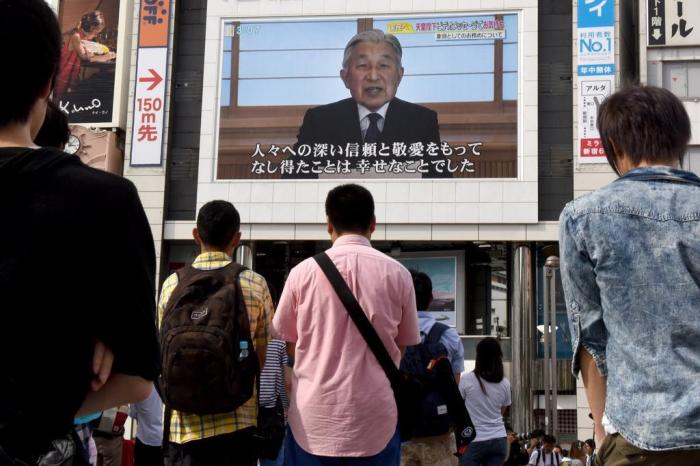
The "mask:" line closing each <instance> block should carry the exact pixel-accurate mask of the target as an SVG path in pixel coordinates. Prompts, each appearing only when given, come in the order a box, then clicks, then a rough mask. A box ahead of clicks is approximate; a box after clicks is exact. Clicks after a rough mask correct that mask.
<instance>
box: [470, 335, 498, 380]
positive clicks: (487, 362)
mask: <svg viewBox="0 0 700 466" xmlns="http://www.w3.org/2000/svg"><path fill="white" fill-rule="evenodd" d="M474 373H475V374H476V375H477V376H478V377H479V378H481V379H484V380H486V381H487V382H492V383H498V382H500V381H501V380H503V351H502V350H501V344H500V343H499V342H498V340H496V339H495V338H493V337H486V338H484V339H483V340H481V341H480V342H479V343H478V344H477V345H476V364H475V365H474ZM482 388H483V387H482Z"/></svg>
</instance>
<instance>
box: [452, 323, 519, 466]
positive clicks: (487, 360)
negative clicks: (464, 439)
mask: <svg viewBox="0 0 700 466" xmlns="http://www.w3.org/2000/svg"><path fill="white" fill-rule="evenodd" d="M459 391H460V392H461V393H462V398H464V402H465V404H466V406H467V410H468V411H469V414H471V416H472V419H473V421H474V426H475V427H476V439H474V442H472V444H471V445H470V446H469V450H468V451H467V453H466V454H465V455H464V456H463V457H461V458H460V460H459V464H460V466H480V465H485V466H501V465H502V464H503V463H504V462H505V460H506V455H507V453H508V442H507V439H506V428H505V424H504V423H503V414H504V413H505V411H506V409H507V408H508V406H510V405H511V393H510V382H509V381H508V379H507V378H505V377H504V376H503V351H502V350H501V344H500V343H499V342H498V340H496V339H495V338H493V337H486V338H484V339H483V340H481V341H480V342H479V343H478V344H477V345H476V365H475V367H474V370H473V371H472V372H469V373H468V374H466V375H465V376H464V377H462V378H461V380H460V381H459Z"/></svg>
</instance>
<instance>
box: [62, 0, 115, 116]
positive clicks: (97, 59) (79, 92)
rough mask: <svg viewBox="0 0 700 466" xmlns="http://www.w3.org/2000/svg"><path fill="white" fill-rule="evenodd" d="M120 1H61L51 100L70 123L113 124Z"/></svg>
mask: <svg viewBox="0 0 700 466" xmlns="http://www.w3.org/2000/svg"><path fill="white" fill-rule="evenodd" d="M119 4H120V0H102V1H100V2H88V1H81V0H66V1H63V2H61V8H60V11H59V22H60V26H61V32H62V33H63V45H62V48H61V61H60V64H59V71H58V74H57V75H56V80H55V86H54V92H53V99H54V100H55V101H56V103H57V104H58V105H59V106H60V107H61V109H62V110H63V111H64V112H66V113H67V114H68V120H69V122H70V123H106V122H112V121H113V116H114V115H113V111H114V105H115V103H114V94H115V76H116V66H117V60H118V59H119V51H118V50H117V46H118V30H117V28H118V25H119V6H120V5H119Z"/></svg>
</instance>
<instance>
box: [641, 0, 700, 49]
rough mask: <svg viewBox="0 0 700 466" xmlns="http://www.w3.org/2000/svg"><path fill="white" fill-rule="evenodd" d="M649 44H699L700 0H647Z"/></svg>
mask: <svg viewBox="0 0 700 466" xmlns="http://www.w3.org/2000/svg"><path fill="white" fill-rule="evenodd" d="M647 31H648V33H647V37H648V43H649V45H650V46H678V45H700V2H698V1H697V0H647Z"/></svg>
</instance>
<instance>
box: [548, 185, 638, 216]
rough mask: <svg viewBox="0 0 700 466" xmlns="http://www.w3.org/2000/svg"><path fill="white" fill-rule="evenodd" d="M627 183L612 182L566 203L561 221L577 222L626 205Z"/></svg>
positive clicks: (627, 195)
mask: <svg viewBox="0 0 700 466" xmlns="http://www.w3.org/2000/svg"><path fill="white" fill-rule="evenodd" d="M627 188H628V187H627V186H626V185H625V183H617V182H612V183H609V184H607V185H605V186H602V187H600V188H598V189H596V190H595V191H592V192H590V193H586V194H583V195H582V196H579V197H577V198H576V199H574V200H571V201H569V202H567V203H566V205H565V206H564V209H562V212H561V214H560V216H559V221H560V222H561V221H563V220H566V219H573V220H576V219H577V218H579V217H582V216H585V215H587V214H591V213H599V212H604V211H606V210H609V209H610V208H614V206H616V205H619V204H620V203H625V202H626V201H627V200H628V198H629V193H628V192H627Z"/></svg>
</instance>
